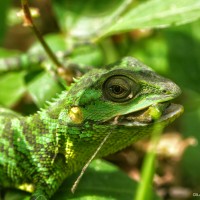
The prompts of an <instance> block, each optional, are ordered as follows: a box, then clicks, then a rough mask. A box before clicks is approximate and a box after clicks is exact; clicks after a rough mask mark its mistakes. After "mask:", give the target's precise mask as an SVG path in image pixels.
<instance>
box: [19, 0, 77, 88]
mask: <svg viewBox="0 0 200 200" xmlns="http://www.w3.org/2000/svg"><path fill="white" fill-rule="evenodd" d="M21 4H22V9H23V13H24V26H28V27H30V28H31V29H32V30H33V32H34V33H35V35H36V37H37V39H38V40H39V41H40V43H41V45H42V47H43V48H44V50H45V52H46V53H47V55H48V56H49V58H50V59H51V60H52V62H53V63H54V64H55V66H56V67H57V71H56V75H57V74H58V75H60V71H61V69H64V67H63V65H62V64H61V63H60V62H59V60H58V59H57V57H56V55H55V54H54V52H53V51H52V50H51V48H50V47H49V46H48V44H47V43H46V41H45V40H44V38H43V37H42V35H41V33H40V31H39V30H38V29H37V27H36V26H35V24H34V22H33V18H32V16H31V12H30V8H29V5H28V0H21ZM62 71H63V70H62ZM64 71H65V80H66V81H67V83H68V84H70V83H71V82H72V77H73V73H72V72H71V70H69V69H64ZM61 76H62V74H61Z"/></svg>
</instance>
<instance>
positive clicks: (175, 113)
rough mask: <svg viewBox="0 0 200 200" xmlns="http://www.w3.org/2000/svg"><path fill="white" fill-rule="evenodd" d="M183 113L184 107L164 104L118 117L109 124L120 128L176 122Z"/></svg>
mask: <svg viewBox="0 0 200 200" xmlns="http://www.w3.org/2000/svg"><path fill="white" fill-rule="evenodd" d="M182 113H183V106H181V105H179V104H173V103H169V102H164V103H158V104H156V105H152V106H149V107H147V108H145V109H143V110H140V111H137V112H133V113H129V114H126V115H122V116H117V117H115V118H113V119H111V120H109V121H108V122H107V123H109V124H113V125H119V126H147V125H150V124H154V123H160V122H164V121H169V122H171V121H174V119H176V118H177V117H179V116H180V115H181V114H182ZM158 115H159V116H158Z"/></svg>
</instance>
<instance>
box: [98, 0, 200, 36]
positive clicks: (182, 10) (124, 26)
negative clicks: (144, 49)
mask: <svg viewBox="0 0 200 200" xmlns="http://www.w3.org/2000/svg"><path fill="white" fill-rule="evenodd" d="M199 18H200V1H198V0H176V1H174V0H167V1H163V0H151V1H147V2H144V3H141V4H139V5H138V6H137V7H135V8H132V9H130V10H129V11H128V12H126V13H125V14H124V15H123V16H121V17H119V18H118V19H116V20H115V21H114V22H113V23H112V25H111V26H110V27H109V28H108V29H106V30H104V32H103V34H102V35H101V36H106V35H112V34H116V33H119V32H124V31H130V30H133V29H144V28H164V27H168V26H174V25H180V24H185V23H188V22H192V21H195V20H197V19H199Z"/></svg>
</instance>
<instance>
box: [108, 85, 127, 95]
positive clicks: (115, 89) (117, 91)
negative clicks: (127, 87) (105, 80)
mask: <svg viewBox="0 0 200 200" xmlns="http://www.w3.org/2000/svg"><path fill="white" fill-rule="evenodd" d="M110 90H111V91H112V92H113V93H114V94H121V93H122V92H124V89H123V88H122V87H121V86H119V85H113V86H111V87H110Z"/></svg>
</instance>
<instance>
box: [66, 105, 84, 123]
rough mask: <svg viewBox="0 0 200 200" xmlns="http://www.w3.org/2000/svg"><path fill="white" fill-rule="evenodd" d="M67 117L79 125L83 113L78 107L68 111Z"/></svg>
mask: <svg viewBox="0 0 200 200" xmlns="http://www.w3.org/2000/svg"><path fill="white" fill-rule="evenodd" d="M69 117H70V119H71V120H72V122H73V123H74V124H81V123H82V122H83V112H82V110H81V108H79V107H78V106H74V107H71V108H70V110H69Z"/></svg>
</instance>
